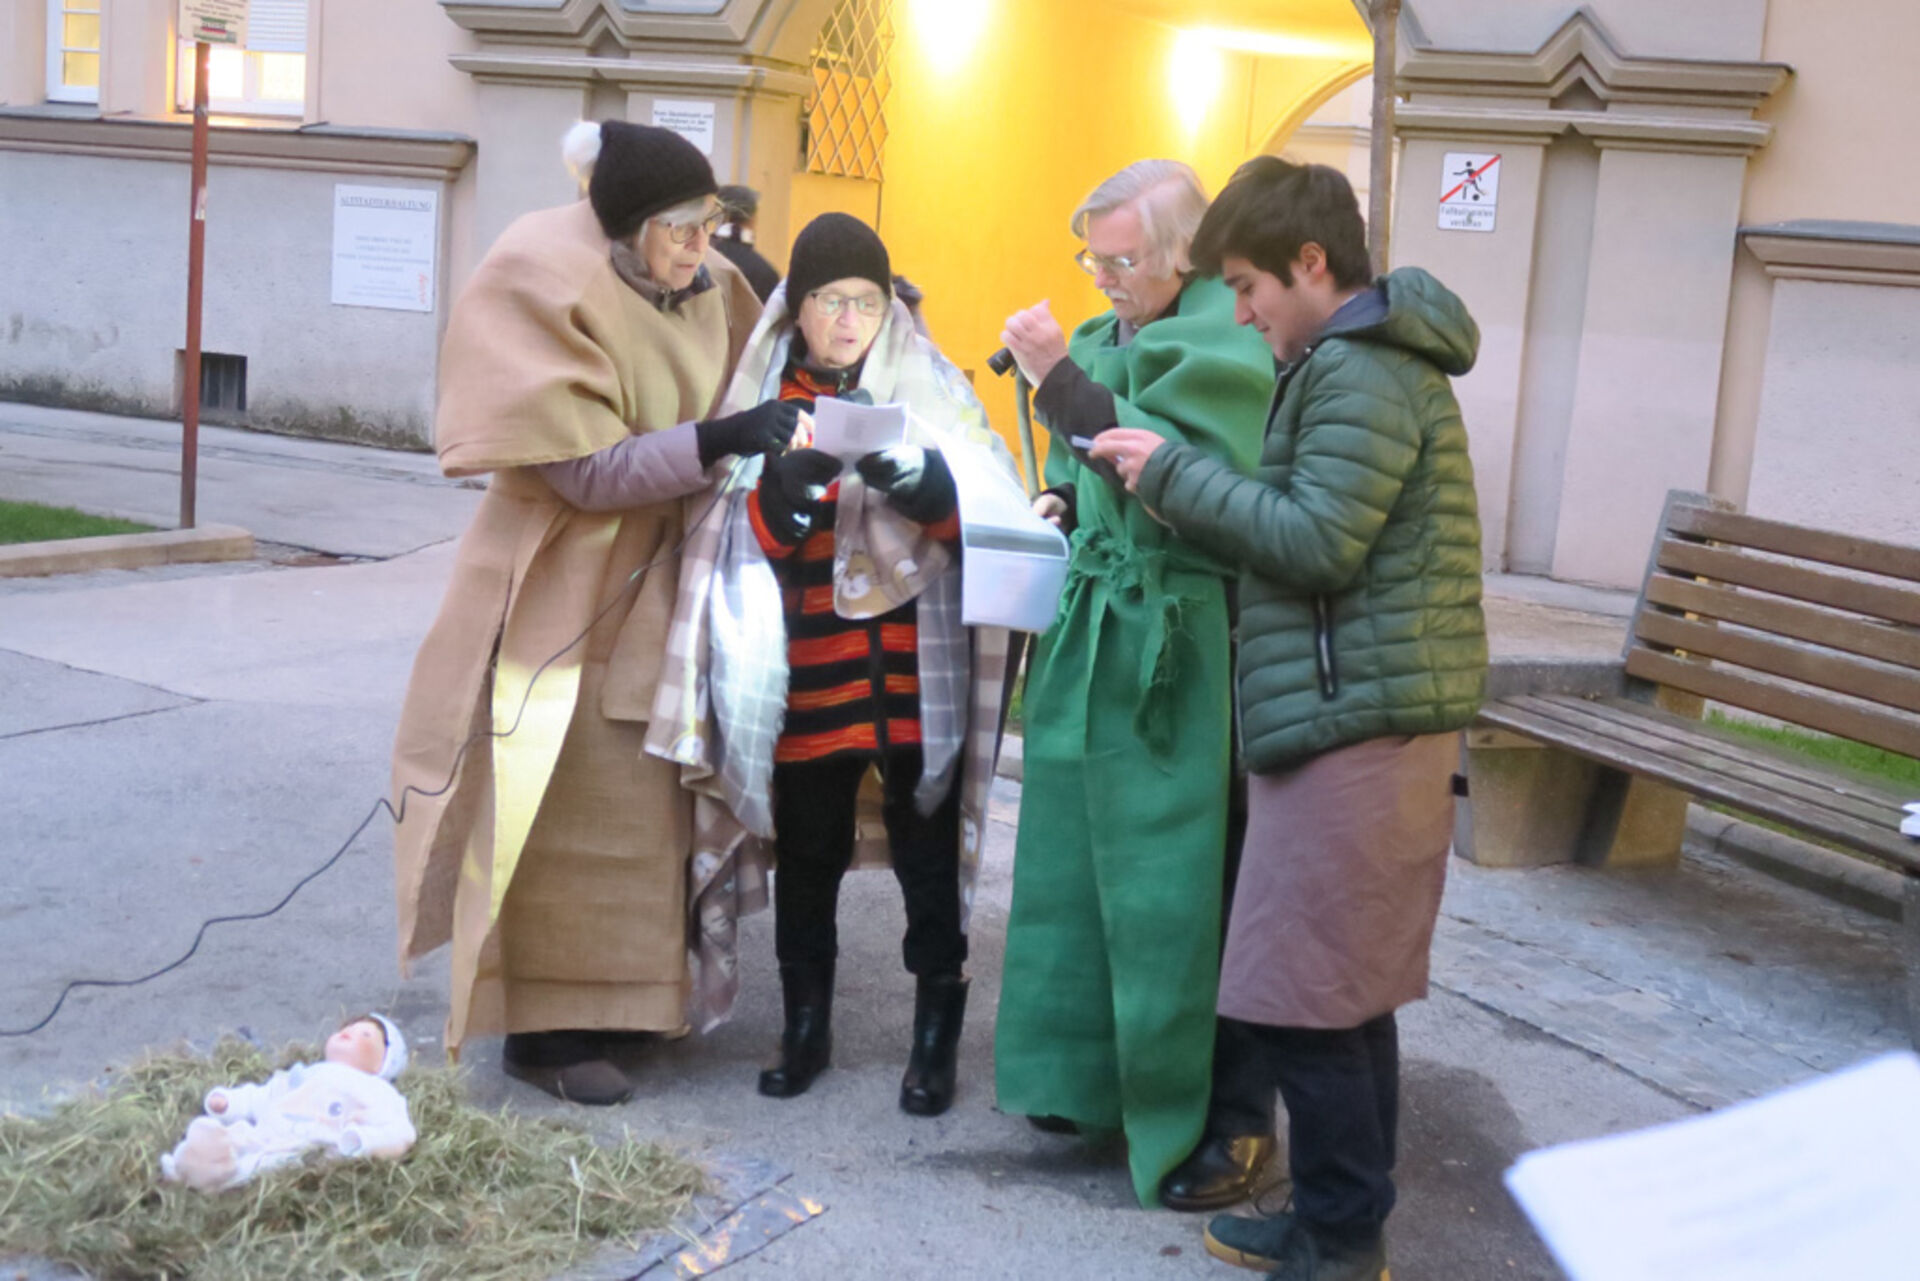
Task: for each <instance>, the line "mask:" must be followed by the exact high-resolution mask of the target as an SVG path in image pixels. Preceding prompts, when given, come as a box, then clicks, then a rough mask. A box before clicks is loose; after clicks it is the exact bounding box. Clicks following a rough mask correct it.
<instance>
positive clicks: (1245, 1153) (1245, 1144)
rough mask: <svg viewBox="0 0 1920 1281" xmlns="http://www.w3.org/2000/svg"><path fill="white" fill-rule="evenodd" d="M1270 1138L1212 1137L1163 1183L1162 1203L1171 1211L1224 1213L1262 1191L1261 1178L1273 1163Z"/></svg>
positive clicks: (1248, 1135)
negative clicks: (1212, 1211) (1229, 1207)
mask: <svg viewBox="0 0 1920 1281" xmlns="http://www.w3.org/2000/svg"><path fill="white" fill-rule="evenodd" d="M1273 1149H1274V1142H1273V1136H1272V1135H1270V1134H1239V1135H1228V1134H1220V1135H1213V1136H1211V1137H1209V1138H1205V1139H1202V1140H1201V1141H1200V1146H1199V1147H1197V1148H1195V1149H1194V1150H1193V1151H1192V1152H1190V1153H1188V1154H1187V1159H1186V1160H1184V1161H1182V1162H1181V1163H1180V1164H1179V1165H1177V1166H1175V1167H1174V1168H1173V1172H1172V1173H1170V1174H1168V1175H1167V1177H1166V1178H1164V1179H1162V1180H1161V1181H1160V1203H1161V1204H1162V1205H1164V1206H1166V1207H1167V1208H1168V1209H1169V1210H1224V1209H1226V1208H1227V1207H1228V1206H1230V1205H1238V1204H1239V1203H1240V1202H1242V1201H1245V1200H1247V1199H1249V1198H1250V1197H1252V1196H1253V1194H1254V1193H1256V1192H1258V1191H1260V1190H1261V1187H1262V1181H1261V1175H1262V1174H1264V1173H1265V1172H1266V1169H1267V1166H1268V1164H1269V1163H1270V1162H1271V1161H1272V1160H1273Z"/></svg>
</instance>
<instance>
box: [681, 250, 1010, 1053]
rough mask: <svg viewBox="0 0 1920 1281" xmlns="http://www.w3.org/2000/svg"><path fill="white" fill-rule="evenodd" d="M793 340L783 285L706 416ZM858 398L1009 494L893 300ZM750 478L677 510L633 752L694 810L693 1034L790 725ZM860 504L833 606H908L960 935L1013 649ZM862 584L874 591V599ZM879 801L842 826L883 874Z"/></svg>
mask: <svg viewBox="0 0 1920 1281" xmlns="http://www.w3.org/2000/svg"><path fill="white" fill-rule="evenodd" d="M793 333H794V322H793V318H792V316H791V314H790V313H789V312H788V311H787V307H786V297H785V286H784V285H782V286H781V287H780V288H779V289H776V290H775V291H774V293H773V296H772V297H771V298H769V299H768V300H767V306H766V310H765V311H764V312H763V313H762V315H761V318H760V324H759V326H758V327H757V328H756V329H755V330H754V333H753V337H752V338H750V339H749V340H748V343H747V347H746V350H745V351H744V352H743V353H742V354H741V358H740V362H739V364H738V366H737V367H736V369H735V373H734V378H733V382H732V385H731V386H730V387H729V389H728V391H727V395H726V398H725V400H724V401H723V402H722V404H721V408H720V410H719V412H721V413H732V412H735V411H738V410H741V409H745V408H748V407H750V406H752V405H756V404H759V403H760V402H762V401H764V400H768V399H771V398H772V397H774V396H776V395H778V383H779V378H780V375H781V372H782V371H783V370H784V369H785V367H786V362H787V356H788V353H789V351H790V350H791V347H792V341H793ZM861 386H862V387H864V388H865V389H867V391H868V392H869V393H870V394H871V395H872V396H873V398H874V401H875V402H876V403H879V404H887V403H892V402H896V401H897V402H904V403H905V404H906V405H907V406H908V409H909V419H908V423H909V425H908V436H909V439H911V440H913V441H914V442H915V443H917V444H921V445H923V446H928V447H932V448H938V449H942V450H960V449H978V450H984V451H986V452H987V453H988V454H989V456H990V457H991V458H992V459H993V461H994V463H995V464H996V466H997V470H998V472H999V473H1001V474H1004V476H1005V477H1006V481H1007V484H1008V485H1010V486H1012V487H1014V488H1016V489H1017V488H1018V486H1019V480H1018V477H1017V473H1016V472H1015V470H1014V465H1013V460H1012V458H1011V456H1010V455H1009V454H1008V453H1007V449H1006V446H1005V445H1003V444H1002V443H1001V441H1000V438H999V437H998V436H997V435H996V434H994V432H993V430H992V428H991V427H989V426H988V425H987V417H986V411H985V410H984V409H983V408H982V407H981V405H980V401H979V399H978V398H977V397H976V396H975V395H974V394H973V389H972V387H971V386H969V385H968V383H967V381H966V378H965V377H964V376H963V375H962V374H961V373H960V371H959V370H958V369H956V368H954V366H953V365H952V363H951V362H949V361H948V360H947V359H946V358H945V357H944V356H942V355H941V354H940V352H939V351H938V349H936V348H935V347H934V346H933V344H932V343H931V342H930V341H928V340H927V339H926V338H925V337H924V336H923V335H921V334H920V333H918V332H917V331H916V329H915V328H914V324H913V320H912V317H911V314H910V313H909V312H908V310H907V308H906V306H905V305H904V304H902V303H901V302H900V301H898V300H897V299H896V300H895V302H894V304H893V306H892V308H891V309H890V310H889V312H888V315H887V316H886V318H885V319H884V320H883V321H882V322H881V326H880V331H879V333H878V334H877V335H876V336H875V338H874V342H873V346H872V348H871V349H870V351H869V352H868V355H867V361H866V364H865V366H864V367H863V368H862V371H861ZM761 467H762V462H761V460H760V459H759V458H757V457H756V458H751V459H743V460H741V461H739V462H737V463H736V464H735V465H734V466H733V467H732V468H731V469H729V470H728V472H727V473H726V474H725V476H724V477H723V478H722V479H721V480H720V481H719V482H718V483H716V485H715V486H714V487H713V488H712V489H710V490H708V491H707V492H706V493H704V494H698V495H695V496H693V497H692V498H689V499H688V500H687V503H688V524H689V527H690V529H691V530H692V532H691V533H690V535H689V536H688V539H687V543H686V546H685V547H684V548H683V549H682V550H681V561H680V589H679V598H678V601H677V602H676V605H675V609H674V618H673V624H672V628H671V630H670V631H669V633H668V636H667V651H666V655H665V658H664V660H663V661H662V664H661V671H660V680H659V684H658V686H657V690H656V694H655V699H654V706H653V718H652V721H651V723H650V724H649V726H648V732H647V740H646V750H647V751H648V752H650V753H652V754H653V755H655V756H660V757H662V758H664V759H667V760H670V761H674V762H675V763H677V764H678V765H679V766H680V767H681V770H680V777H681V783H682V785H683V786H684V787H686V788H687V790H689V791H690V792H692V793H693V796H694V834H693V835H694V839H693V849H692V854H691V862H690V867H689V871H690V875H689V877H688V885H687V895H688V913H689V922H688V924H689V928H688V932H687V940H688V951H689V963H690V965H691V969H692V975H693V983H692V992H691V995H690V997H689V1000H688V1004H689V1009H688V1021H689V1022H691V1023H693V1024H694V1025H695V1026H697V1027H699V1028H701V1029H702V1030H705V1029H708V1028H711V1027H713V1026H715V1025H717V1024H719V1023H720V1022H722V1021H723V1020H724V1019H725V1018H726V1017H727V1015H728V1014H729V1012H730V1011H731V1009H732V1006H733V1000H734V996H735V995H736V994H737V992H738V990H739V934H738V920H739V918H740V917H741V916H743V915H745V914H747V913H749V912H754V911H758V910H759V909H760V908H762V907H765V906H766V903H767V879H766V873H767V869H768V868H769V867H770V866H771V864H772V852H773V847H772V838H773V812H772V780H773V753H774V745H775V743H776V742H777V741H778V739H779V735H780V726H781V723H782V720H783V718H784V716H785V711H786V695H787V652H786V621H785V617H784V615H783V614H782V612H781V601H780V590H779V585H778V582H777V581H776V580H775V578H774V576H773V571H772V568H771V566H769V565H768V563H767V561H766V558H765V556H764V554H763V553H762V552H761V550H760V546H759V543H758V541H757V540H756V539H755V538H754V536H753V532H752V529H751V527H750V525H749V524H748V520H747V514H746V513H747V504H746V498H747V495H748V494H749V493H750V492H751V491H752V489H753V487H754V485H756V484H757V483H758V481H759V477H760V471H761ZM862 490H863V487H862V486H861V483H860V481H859V479H858V478H857V477H851V476H850V477H847V478H845V479H843V480H842V481H841V502H840V504H839V510H838V515H837V517H836V520H835V524H834V541H835V548H836V556H835V562H836V563H835V607H836V609H837V610H839V611H840V612H842V613H845V614H847V615H848V616H849V617H861V616H864V615H865V614H868V613H881V612H885V611H886V610H888V609H892V608H893V607H894V606H895V605H897V604H899V603H901V601H904V600H907V599H917V600H918V601H919V607H918V611H917V615H918V622H919V637H920V640H919V654H918V658H919V665H920V717H921V734H922V738H923V740H924V741H923V752H924V755H925V765H924V772H923V775H922V780H921V785H920V788H919V789H918V791H917V792H916V798H915V799H916V801H917V803H918V804H919V805H920V807H921V808H922V809H923V810H924V811H926V812H931V811H932V810H933V809H934V808H935V807H937V806H938V804H939V802H940V800H941V798H942V797H944V796H945V795H946V794H947V792H948V789H949V787H950V786H953V785H954V784H953V778H954V774H955V771H956V770H957V771H958V772H959V776H960V781H959V783H958V786H959V788H960V824H961V831H960V878H961V883H960V888H961V912H962V926H963V928H964V925H965V920H966V917H967V915H968V914H970V912H971V908H972V904H973V882H974V878H975V874H976V873H977V871H978V869H979V865H980V852H981V847H982V841H983V838H984V833H985V831H986V811H987V792H988V789H989V788H990V787H991V786H992V783H993V772H994V764H995V760H996V757H997V756H998V753H999V748H1000V729H1001V720H1000V718H1001V710H1002V704H1003V702H1004V694H1005V689H1006V682H1007V679H1008V671H1007V660H1008V652H1009V648H1010V636H1009V634H1008V633H1007V632H1006V631H1005V630H1004V629H1000V628H967V627H964V626H962V624H961V622H960V566H959V565H958V564H957V563H954V562H953V561H952V558H951V557H950V556H948V555H947V554H946V553H945V549H944V548H941V547H940V545H939V544H938V543H936V542H933V541H932V540H930V539H928V538H927V537H926V535H925V531H924V530H922V529H921V528H920V527H919V526H917V525H914V524H913V523H912V522H910V521H906V520H905V519H903V518H901V517H899V516H898V515H897V514H895V513H894V512H893V510H892V509H891V508H890V507H888V506H887V505H886V504H885V503H879V502H872V503H870V502H867V501H865V495H864V493H863V492H862ZM850 563H856V564H857V563H866V564H873V565H885V566H887V567H888V569H889V571H890V572H888V573H885V574H876V575H873V576H872V577H871V579H870V580H869V581H868V582H866V583H863V584H861V587H863V588H866V589H869V590H850V589H849V588H848V586H847V583H846V581H845V580H846V579H847V578H849V577H850V576H849V575H848V574H846V573H845V572H844V571H845V570H846V567H847V566H848V565H849V564H850ZM860 577H863V578H864V577H866V576H864V575H863V576H860ZM874 583H882V584H884V587H883V589H882V590H870V589H871V588H872V587H873V585H874ZM902 593H904V594H902ZM879 799H880V798H879V789H878V787H877V786H876V785H875V780H874V779H873V778H871V777H869V779H868V780H867V786H866V787H864V788H863V789H862V792H861V798H860V804H859V810H858V821H857V825H856V829H855V841H854V866H856V867H873V866H884V865H885V864H886V863H887V860H888V850H887V841H886V831H885V828H884V826H883V825H882V823H881V820H880V806H879Z"/></svg>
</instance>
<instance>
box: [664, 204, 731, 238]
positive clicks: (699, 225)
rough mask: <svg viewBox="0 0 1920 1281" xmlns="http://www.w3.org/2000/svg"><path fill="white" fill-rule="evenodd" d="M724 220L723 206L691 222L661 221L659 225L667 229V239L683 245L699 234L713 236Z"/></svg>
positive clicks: (725, 211) (724, 211)
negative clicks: (703, 233)
mask: <svg viewBox="0 0 1920 1281" xmlns="http://www.w3.org/2000/svg"><path fill="white" fill-rule="evenodd" d="M726 220H727V210H726V207H725V206H724V205H723V206H721V207H720V208H718V209H715V210H712V211H711V212H709V213H708V214H707V216H706V217H704V218H700V219H696V220H694V221H692V222H667V221H665V220H664V219H663V220H661V224H660V225H661V226H663V227H665V228H666V229H667V239H669V240H671V241H673V243H674V244H676V245H684V244H689V243H691V242H692V240H693V238H694V237H695V236H697V235H699V234H700V233H701V232H705V233H706V234H707V235H709V236H711V235H713V233H714V232H716V231H718V230H719V229H720V224H721V223H723V222H725V221H726Z"/></svg>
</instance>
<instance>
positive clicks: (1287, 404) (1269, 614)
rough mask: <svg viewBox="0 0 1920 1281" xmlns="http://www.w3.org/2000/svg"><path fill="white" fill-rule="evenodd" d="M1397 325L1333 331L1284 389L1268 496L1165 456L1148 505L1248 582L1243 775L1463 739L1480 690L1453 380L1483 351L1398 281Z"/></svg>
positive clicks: (1450, 310)
mask: <svg viewBox="0 0 1920 1281" xmlns="http://www.w3.org/2000/svg"><path fill="white" fill-rule="evenodd" d="M1380 285H1381V289H1382V291H1383V292H1384V295H1385V299H1386V308H1385V318H1384V319H1378V318H1377V317H1378V313H1379V310H1380V309H1379V307H1378V306H1377V305H1376V306H1375V307H1374V311H1375V315H1376V318H1375V319H1373V320H1371V321H1367V320H1363V321H1361V322H1359V323H1358V324H1351V323H1349V324H1343V323H1342V317H1339V316H1336V317H1335V318H1334V320H1333V321H1332V322H1331V323H1330V324H1329V326H1328V328H1327V330H1326V331H1325V332H1323V333H1322V334H1321V336H1320V337H1319V338H1318V339H1317V340H1316V341H1315V342H1314V344H1313V345H1312V346H1310V347H1309V348H1308V349H1307V352H1306V354H1305V355H1304V356H1302V357H1301V359H1300V360H1299V361H1298V362H1297V363H1296V364H1294V365H1293V366H1292V368H1291V369H1289V370H1288V371H1287V372H1286V373H1285V374H1284V375H1283V376H1282V377H1281V380H1280V385H1279V387H1278V388H1277V389H1276V391H1275V396H1274V403H1273V408H1272V410H1271V412H1270V413H1269V416H1268V420H1267V435H1266V443H1265V445H1264V447H1263V449H1262V452H1261V458H1260V467H1259V470H1258V471H1257V473H1256V474H1255V476H1254V477H1252V478H1248V477H1246V476H1242V475H1239V474H1236V473H1235V472H1234V471H1233V470H1232V469H1231V468H1228V467H1224V466H1222V465H1221V464H1219V463H1218V462H1215V461H1214V460H1213V459H1211V458H1208V457H1206V456H1205V455H1204V454H1202V453H1200V451H1198V450H1196V449H1193V448H1191V447H1189V446H1186V445H1177V444H1169V445H1168V446H1166V447H1163V448H1161V449H1158V450H1156V451H1155V452H1154V454H1153V456H1152V458H1151V459H1149V460H1148V463H1147V466H1146V467H1145V468H1144V469H1143V471H1142V473H1141V476H1140V498H1141V500H1142V501H1143V502H1144V503H1145V504H1146V505H1147V506H1148V507H1149V508H1151V509H1153V510H1154V511H1156V512H1159V513H1160V514H1161V515H1162V516H1163V517H1165V518H1166V520H1167V521H1168V522H1169V523H1170V524H1172V525H1173V527H1174V528H1175V529H1176V530H1178V531H1179V532H1180V534H1181V535H1182V536H1183V537H1185V538H1186V539H1188V540H1189V541H1190V542H1192V543H1194V544H1195V545H1197V546H1199V547H1202V548H1204V549H1206V550H1208V551H1211V552H1212V553H1214V554H1215V555H1217V556H1220V557H1222V558H1223V559H1225V560H1227V561H1228V562H1230V563H1232V564H1234V565H1237V566H1239V567H1240V569H1241V580H1240V583H1241V586H1240V627H1239V635H1240V670H1239V690H1240V711H1241V724H1242V732H1243V734H1244V736H1245V752H1246V761H1247V767H1248V768H1249V769H1251V770H1254V771H1256V772H1266V771H1271V770H1278V769H1285V768H1288V767H1290V766H1293V765H1297V764H1299V763H1301V762H1302V761H1304V760H1306V759H1307V758H1309V757H1312V756H1316V755H1318V754H1320V753H1322V752H1325V751H1328V750H1330V749H1332V748H1336V747H1342V746H1345V745H1347V744H1349V743H1356V742H1359V741H1361V740H1363V739H1369V738H1378V737H1383V736H1386V735H1400V734H1408V735H1411V734H1433V733H1440V732H1443V731H1446V730H1455V729H1460V728H1463V727H1464V726H1465V725H1466V724H1467V723H1468V722H1469V721H1471V720H1472V719H1473V716H1474V712H1475V711H1476V710H1477V709H1478V708H1479V706H1480V700H1481V697H1482V695H1483V694H1484V692H1485V688H1486V673H1487V634H1486V622H1485V619H1484V618H1483V616H1482V614H1481V612H1480V516H1479V508H1478V503H1477V502H1476V500H1475V497H1474V490H1473V464H1472V462H1471V460H1470V459H1469V458H1468V456H1467V432H1466V427H1465V425H1464V424H1463V423H1462V422H1461V420H1460V406H1459V403H1458V402H1457V401H1455V400H1454V398H1453V389H1452V386H1451V385H1450V384H1449V382H1448V381H1447V380H1448V377H1449V376H1450V375H1457V374H1463V373H1465V372H1466V371H1467V370H1468V369H1471V368H1472V367H1473V359H1474V355H1475V352H1476V351H1477V350H1478V348H1479V345H1480V331H1479V329H1478V327H1476V326H1475V325H1474V323H1473V318H1472V317H1471V316H1469V315H1468V314H1467V309H1466V307H1465V305H1464V304H1462V303H1461V301H1460V299H1459V298H1457V297H1455V296H1454V295H1453V293H1452V292H1450V291H1449V290H1448V289H1447V288H1446V287H1445V286H1444V285H1442V284H1440V282H1439V281H1437V280H1435V279H1434V278H1433V277H1432V276H1430V275H1428V274H1427V273H1426V272H1424V271H1420V270H1418V269H1417V268H1404V269H1402V270H1399V271H1396V272H1393V273H1391V274H1390V275H1388V276H1385V277H1383V278H1382V280H1381V282H1380Z"/></svg>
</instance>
